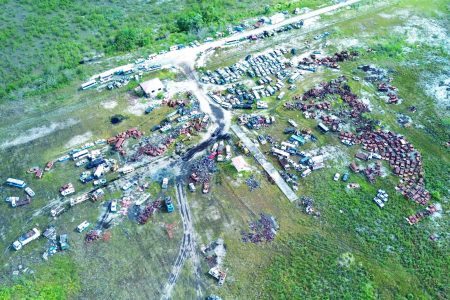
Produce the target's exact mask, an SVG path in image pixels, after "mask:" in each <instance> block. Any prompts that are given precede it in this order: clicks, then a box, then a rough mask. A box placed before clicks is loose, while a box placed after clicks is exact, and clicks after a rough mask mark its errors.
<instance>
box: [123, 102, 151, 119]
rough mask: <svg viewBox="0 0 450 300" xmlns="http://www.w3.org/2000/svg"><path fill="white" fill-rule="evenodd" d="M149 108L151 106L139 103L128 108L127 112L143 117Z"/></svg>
mask: <svg viewBox="0 0 450 300" xmlns="http://www.w3.org/2000/svg"><path fill="white" fill-rule="evenodd" d="M148 106H149V104H147V103H140V102H137V103H135V104H132V105H130V106H128V108H127V110H126V112H127V113H130V114H133V115H136V116H142V115H143V114H144V112H145V109H146V108H147V107H148Z"/></svg>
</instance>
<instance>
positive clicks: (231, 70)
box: [201, 48, 287, 84]
mask: <svg viewBox="0 0 450 300" xmlns="http://www.w3.org/2000/svg"><path fill="white" fill-rule="evenodd" d="M285 53H287V50H286V49H284V48H279V49H275V50H273V51H270V52H269V53H267V54H261V55H258V56H256V57H252V56H251V55H248V56H247V57H246V59H245V60H242V61H239V62H237V63H235V64H233V65H231V66H229V67H225V68H220V69H217V70H215V71H214V72H211V71H206V72H205V74H203V76H202V78H201V80H202V81H203V82H205V83H214V84H227V83H232V82H236V81H237V80H238V79H240V78H241V77H242V76H244V75H245V74H248V75H249V76H250V77H255V76H257V77H261V76H267V75H276V74H277V73H279V72H281V71H282V70H284V69H285V68H286V65H285V62H286V61H285V60H286V59H285V58H284V56H283V55H284V54H285Z"/></svg>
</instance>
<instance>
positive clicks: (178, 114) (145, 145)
mask: <svg viewBox="0 0 450 300" xmlns="http://www.w3.org/2000/svg"><path fill="white" fill-rule="evenodd" d="M177 103H178V104H177V105H180V107H179V108H178V109H177V110H176V111H174V112H173V113H171V114H169V116H168V117H167V118H166V120H165V121H164V122H163V123H162V124H161V125H159V126H157V127H156V129H159V130H160V131H161V134H158V135H157V136H153V137H152V138H146V139H144V140H143V142H141V144H140V146H139V147H138V148H137V150H136V152H135V153H134V154H133V155H132V157H131V160H132V161H138V160H139V159H140V158H141V157H142V156H143V155H144V154H145V155H148V156H160V155H163V154H164V153H165V152H166V151H167V149H168V148H169V147H170V146H171V145H172V144H173V143H174V142H175V141H176V140H177V138H178V137H179V136H182V135H185V136H191V135H193V134H195V133H196V132H199V131H201V130H203V129H204V128H206V127H207V126H208V121H209V117H208V116H207V115H205V114H203V113H201V112H199V111H198V110H197V108H198V101H192V107H191V108H189V109H188V108H186V107H185V106H184V105H185V104H186V101H181V102H180V101H178V102H177ZM171 123H174V126H172V125H171ZM162 125H164V126H162Z"/></svg>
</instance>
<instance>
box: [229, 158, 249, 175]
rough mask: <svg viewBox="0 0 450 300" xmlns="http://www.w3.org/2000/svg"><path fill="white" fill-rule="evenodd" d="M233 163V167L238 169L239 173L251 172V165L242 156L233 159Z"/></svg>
mask: <svg viewBox="0 0 450 300" xmlns="http://www.w3.org/2000/svg"><path fill="white" fill-rule="evenodd" d="M231 163H232V164H233V166H234V167H235V168H236V170H237V171H238V172H242V171H249V170H250V167H249V165H248V164H247V162H246V161H245V159H244V158H243V157H242V155H239V156H236V157H233V158H232V159H231Z"/></svg>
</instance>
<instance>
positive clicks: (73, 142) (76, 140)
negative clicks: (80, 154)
mask: <svg viewBox="0 0 450 300" xmlns="http://www.w3.org/2000/svg"><path fill="white" fill-rule="evenodd" d="M91 138H92V132H90V131H88V132H86V133H84V134H80V135H76V136H74V137H73V138H71V139H70V140H69V141H68V142H67V143H66V144H65V145H64V147H66V148H72V147H74V146H77V145H80V144H83V143H86V142H87V141H89V140H90V139H91Z"/></svg>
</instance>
